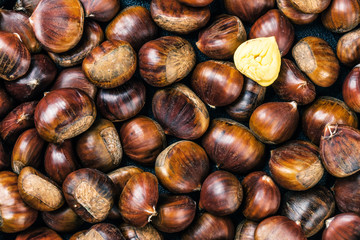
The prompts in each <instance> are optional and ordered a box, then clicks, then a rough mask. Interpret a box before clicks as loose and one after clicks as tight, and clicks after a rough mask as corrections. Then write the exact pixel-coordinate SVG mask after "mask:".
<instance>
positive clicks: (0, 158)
mask: <svg viewBox="0 0 360 240" xmlns="http://www.w3.org/2000/svg"><path fill="white" fill-rule="evenodd" d="M9 165H10V158H9V156H8V153H7V152H6V151H5V149H4V146H3V144H2V141H1V139H0V171H1V170H3V169H4V168H7V167H8V166H9Z"/></svg>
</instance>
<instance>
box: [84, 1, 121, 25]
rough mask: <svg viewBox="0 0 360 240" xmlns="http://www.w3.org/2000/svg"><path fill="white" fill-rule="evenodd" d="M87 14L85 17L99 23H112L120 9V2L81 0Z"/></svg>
mask: <svg viewBox="0 0 360 240" xmlns="http://www.w3.org/2000/svg"><path fill="white" fill-rule="evenodd" d="M80 1H81V3H82V5H83V7H84V12H85V17H88V18H92V19H94V20H96V21H99V22H108V21H110V20H111V19H112V18H113V17H114V16H115V15H116V13H117V12H118V11H119V9H120V1H119V0H106V1H102V0H80Z"/></svg>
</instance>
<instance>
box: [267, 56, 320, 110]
mask: <svg viewBox="0 0 360 240" xmlns="http://www.w3.org/2000/svg"><path fill="white" fill-rule="evenodd" d="M272 87H273V88H274V91H275V93H276V94H277V95H278V96H279V97H280V98H281V99H282V100H285V101H295V102H296V103H297V104H298V105H306V104H309V103H311V102H312V101H314V99H315V96H316V90H315V86H314V84H313V83H312V82H311V81H310V80H309V79H308V78H307V77H306V76H305V74H303V73H302V72H301V71H300V69H299V68H298V67H297V66H296V64H295V63H294V62H293V61H291V60H289V59H285V58H283V59H281V68H280V73H279V77H278V78H277V79H276V81H275V82H274V83H273V84H272Z"/></svg>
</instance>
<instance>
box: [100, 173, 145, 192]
mask: <svg viewBox="0 0 360 240" xmlns="http://www.w3.org/2000/svg"><path fill="white" fill-rule="evenodd" d="M142 172H144V171H143V170H142V169H141V168H138V167H135V166H126V167H121V168H118V169H116V170H114V171H112V172H110V173H108V174H107V175H108V177H109V178H110V179H111V181H113V183H114V184H115V189H116V191H117V192H118V193H119V195H120V193H121V192H122V190H123V189H124V187H125V185H126V183H127V182H128V181H129V180H130V178H131V177H132V176H134V175H135V174H139V173H142Z"/></svg>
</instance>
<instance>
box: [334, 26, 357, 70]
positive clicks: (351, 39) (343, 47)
mask: <svg viewBox="0 0 360 240" xmlns="http://www.w3.org/2000/svg"><path fill="white" fill-rule="evenodd" d="M359 45H360V29H356V30H354V31H351V32H349V33H346V34H344V35H343V36H342V37H341V38H340V39H339V41H338V42H337V45H336V55H337V57H338V59H339V60H340V62H342V63H343V64H345V65H347V66H350V67H352V66H354V65H355V64H358V63H360V49H359V48H358V46H359Z"/></svg>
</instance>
